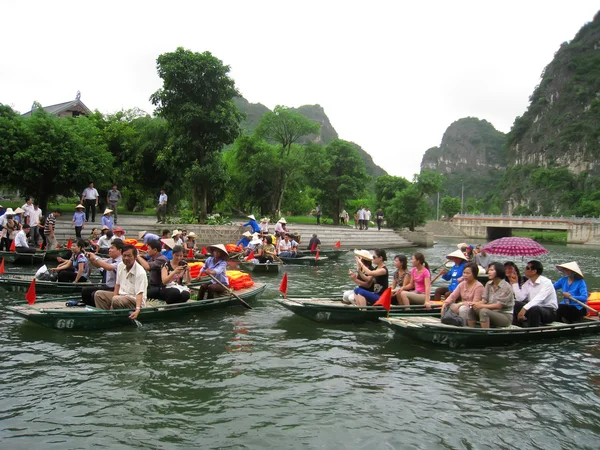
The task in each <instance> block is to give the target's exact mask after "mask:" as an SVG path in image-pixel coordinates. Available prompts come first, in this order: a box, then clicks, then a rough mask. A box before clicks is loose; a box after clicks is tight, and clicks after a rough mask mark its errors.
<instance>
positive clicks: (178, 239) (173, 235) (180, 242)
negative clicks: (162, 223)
mask: <svg viewBox="0 0 600 450" xmlns="http://www.w3.org/2000/svg"><path fill="white" fill-rule="evenodd" d="M181 234H182V232H181V231H179V230H173V232H172V233H171V238H172V239H173V241H175V245H181V246H182V247H183V238H182V237H181Z"/></svg>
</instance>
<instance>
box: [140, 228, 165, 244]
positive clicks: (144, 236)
mask: <svg viewBox="0 0 600 450" xmlns="http://www.w3.org/2000/svg"><path fill="white" fill-rule="evenodd" d="M138 240H140V241H142V243H143V244H144V245H148V242H150V241H160V237H159V236H158V235H157V234H154V233H149V232H147V231H140V232H139V233H138Z"/></svg>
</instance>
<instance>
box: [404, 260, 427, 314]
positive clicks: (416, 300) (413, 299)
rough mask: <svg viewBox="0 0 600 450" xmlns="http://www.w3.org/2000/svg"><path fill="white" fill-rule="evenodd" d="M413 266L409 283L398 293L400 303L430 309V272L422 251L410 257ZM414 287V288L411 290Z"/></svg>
mask: <svg viewBox="0 0 600 450" xmlns="http://www.w3.org/2000/svg"><path fill="white" fill-rule="evenodd" d="M410 263H411V265H412V266H413V268H412V270H411V272H410V284H409V285H408V286H406V287H404V289H403V290H402V292H401V293H400V303H401V304H402V305H425V308H426V309H431V302H430V297H431V272H429V265H428V264H427V263H426V262H425V256H424V255H423V253H415V254H414V255H413V256H412V258H411V259H410ZM413 289H414V290H413Z"/></svg>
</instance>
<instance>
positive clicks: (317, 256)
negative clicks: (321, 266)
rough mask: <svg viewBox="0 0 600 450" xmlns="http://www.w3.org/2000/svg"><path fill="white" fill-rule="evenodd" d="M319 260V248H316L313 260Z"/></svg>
mask: <svg viewBox="0 0 600 450" xmlns="http://www.w3.org/2000/svg"><path fill="white" fill-rule="evenodd" d="M318 260H319V250H317V254H316V255H315V261H318Z"/></svg>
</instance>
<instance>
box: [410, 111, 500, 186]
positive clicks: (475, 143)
mask: <svg viewBox="0 0 600 450" xmlns="http://www.w3.org/2000/svg"><path fill="white" fill-rule="evenodd" d="M505 138H506V135H505V134H504V133H502V132H500V131H498V130H496V129H495V128H494V126H493V125H492V124H491V123H489V122H487V121H486V120H480V119H477V118H475V117H466V118H463V119H459V120H457V121H456V122H454V123H452V124H451V125H450V126H449V127H448V129H447V130H446V132H445V133H444V136H443V137H442V142H441V144H440V146H439V147H432V148H430V149H429V150H427V151H426V152H425V154H424V155H423V160H422V162H421V170H431V171H434V172H439V173H442V174H443V175H445V177H446V182H445V184H444V186H443V187H444V188H445V191H446V194H448V195H451V196H458V195H460V193H461V192H460V191H461V189H462V185H463V184H464V185H465V186H466V187H467V189H469V190H470V189H473V191H474V192H473V193H472V195H469V196H474V197H481V196H483V194H485V192H486V191H487V189H486V187H485V186H486V185H489V184H490V183H493V182H494V181H497V180H499V179H500V177H501V175H502V173H503V171H504V170H505V168H506V162H505V160H504V153H503V151H502V146H503V144H504V141H505Z"/></svg>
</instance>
